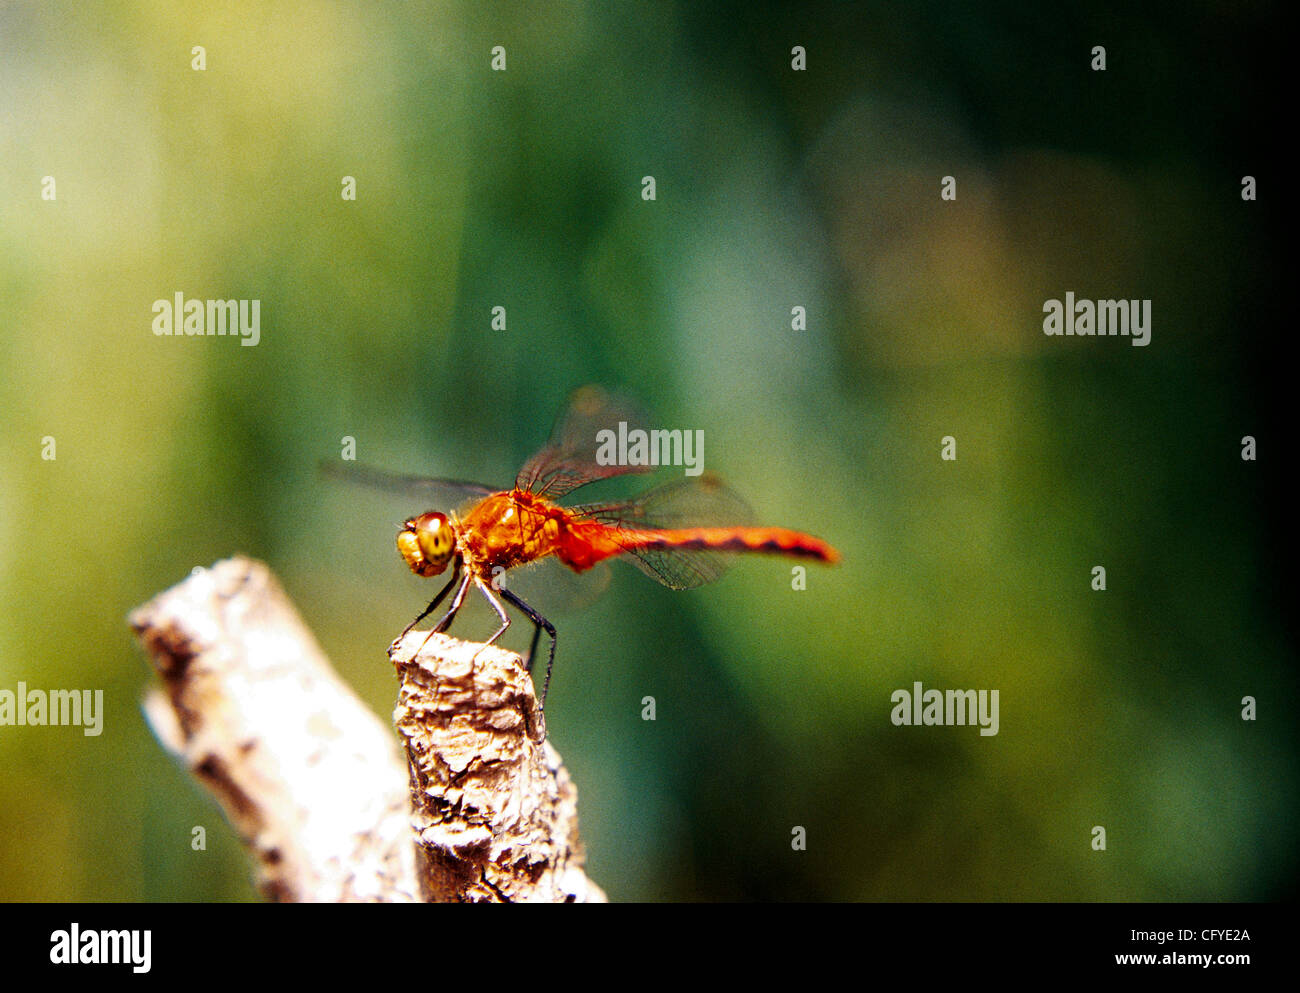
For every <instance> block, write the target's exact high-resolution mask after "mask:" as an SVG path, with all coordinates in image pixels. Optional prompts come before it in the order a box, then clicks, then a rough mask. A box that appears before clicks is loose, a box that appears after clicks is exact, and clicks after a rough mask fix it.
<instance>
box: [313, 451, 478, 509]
mask: <svg viewBox="0 0 1300 993" xmlns="http://www.w3.org/2000/svg"><path fill="white" fill-rule="evenodd" d="M320 471H321V475H322V476H325V477H326V478H328V479H336V480H341V481H343V482H346V483H354V484H357V485H360V486H368V487H370V488H371V489H377V490H383V491H385V492H387V493H401V494H404V495H406V496H409V497H413V498H420V499H421V500H422V501H424V504H423V506H424V509H425V510H455V509H456V508H457V507H460V506H461V505H463V504H465V503H466V502H468V501H470V500H481V499H482V498H483V497H485V496H488V495H490V494H492V493H495V492H497V491H496V490H493V489H492V488H491V487H488V486H484V485H482V484H481V483H469V482H465V481H464V480H460V479H430V478H428V477H425V476H404V475H400V474H398V473H392V472H387V471H385V470H383V469H376V468H374V467H372V466H368V465H362V464H361V463H359V462H344V461H341V460H335V459H327V460H325V461H323V462H321V464H320Z"/></svg>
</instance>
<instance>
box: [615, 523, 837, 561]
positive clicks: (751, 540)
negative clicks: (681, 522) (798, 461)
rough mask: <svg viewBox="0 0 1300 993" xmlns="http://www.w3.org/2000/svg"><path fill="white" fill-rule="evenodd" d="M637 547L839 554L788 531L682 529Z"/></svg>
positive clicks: (821, 557) (646, 537)
mask: <svg viewBox="0 0 1300 993" xmlns="http://www.w3.org/2000/svg"><path fill="white" fill-rule="evenodd" d="M630 544H631V545H632V546H633V547H636V548H645V549H650V548H679V549H682V550H687V551H710V552H758V553H760V554H765V555H790V556H793V557H795V558H806V559H816V560H817V561H819V562H835V561H837V560H838V559H839V553H838V552H836V551H835V549H834V548H832V547H831V546H830V545H828V544H826V542H824V541H821V540H820V539H818V538H814V537H813V536H812V535H807V534H803V533H801V532H799V531H791V530H790V529H788V528H751V527H735V528H718V527H712V528H679V529H674V530H670V531H650V532H645V533H643V534H641V535H638V536H637V539H636V540H635V541H633V542H631V543H630Z"/></svg>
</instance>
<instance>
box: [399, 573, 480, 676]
mask: <svg viewBox="0 0 1300 993" xmlns="http://www.w3.org/2000/svg"><path fill="white" fill-rule="evenodd" d="M457 566H459V563H457ZM469 580H470V575H469V573H466V574H465V578H464V579H462V580H461V581H460V588H459V589H457V590H456V596H455V597H453V598H452V601H451V606H450V607H448V608H447V612H446V613H445V614H443V615H442V620H440V621H439V622H438V623H437V624H435V625H434V626H433V627H432V628H431V629H430V631H429V633H428V634H427V635H425V636H424V641H422V642H421V643H420V647H419V649H418V650H417V651H416V653H415V654H416V655H419V654H420V652H422V651H424V646H425V645H427V644H428V643H429V639H430V638H432V637H433V636H434V635H435V634H440V633H441V632H443V631H446V630H447V628H449V627H451V621H452V618H454V617H455V616H456V611H458V610H460V605H461V604H462V603H464V602H465V591H466V590H468V589H469ZM455 581H456V577H455V576H452V583H454V582H455ZM449 589H451V583H448V584H447V589H444V590H443V591H442V592H441V593H439V594H438V596H437V599H435V600H434V601H433V603H431V604H429V609H428V610H426V611H425V612H424V614H421V615H420V617H417V618H416V620H417V621H418V620H420V618H421V617H424V616H425V614H428V613H429V611H431V610H433V608H434V607H435V606H437V603H438V601H439V600H441V599H442V598H443V597H444V596H446V595H447V590H449ZM407 630H408V631H409V630H410V628H407ZM398 640H399V641H400V640H401V639H398Z"/></svg>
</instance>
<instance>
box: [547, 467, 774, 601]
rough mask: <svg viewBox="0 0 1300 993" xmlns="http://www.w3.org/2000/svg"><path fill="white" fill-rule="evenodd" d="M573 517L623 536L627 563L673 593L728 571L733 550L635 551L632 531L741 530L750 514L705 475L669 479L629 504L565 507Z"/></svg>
mask: <svg viewBox="0 0 1300 993" xmlns="http://www.w3.org/2000/svg"><path fill="white" fill-rule="evenodd" d="M569 509H570V510H571V511H572V512H573V513H574V514H576V515H578V516H580V517H583V518H586V519H588V520H595V521H599V522H600V523H602V524H604V525H606V526H607V527H609V528H610V529H611V531H612V532H613V534H612V537H613V538H614V540H615V541H618V532H620V531H622V532H627V533H628V535H629V542H628V544H627V546H626V548H625V551H626V553H627V555H628V556H629V558H628V561H629V562H631V563H632V564H633V565H635V566H636V567H637V568H638V569H640V570H641V571H642V572H644V573H645V574H646V575H647V576H649V577H650V578H651V579H654V580H655V581H657V582H660V583H662V584H663V585H664V586H667V587H669V588H670V589H674V590H689V589H694V588H695V587H696V586H703V585H704V584H705V583H711V582H713V581H714V580H715V579H717V578H718V577H719V576H721V575H722V574H723V573H724V572H726V571H727V569H729V568H730V567H731V564H732V563H733V562H734V561H735V553H734V552H725V551H709V550H705V549H699V548H637V547H635V545H634V544H633V542H632V541H631V540H630V539H631V536H632V534H633V533H634V532H637V531H644V530H645V529H647V528H651V529H661V528H662V529H669V530H671V529H676V528H691V527H744V526H747V525H749V524H751V523H752V522H753V517H754V515H753V511H751V510H750V509H749V505H748V504H746V503H745V501H744V500H742V499H741V498H740V497H739V496H737V495H736V494H735V493H734V492H732V491H731V490H729V489H728V488H727V487H726V486H724V485H723V484H722V481H721V480H720V479H719V478H718V477H717V476H714V475H712V474H711V473H705V474H703V475H701V476H694V477H690V476H688V477H686V478H685V479H679V480H674V481H673V482H671V483H667V484H665V485H663V486H660V487H658V488H657V489H653V490H651V491H650V492H648V493H644V494H642V495H641V496H639V497H636V498H635V499H632V500H619V501H613V502H609V503H590V504H584V505H582V506H578V507H570V508H569Z"/></svg>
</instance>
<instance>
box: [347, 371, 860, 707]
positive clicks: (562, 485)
mask: <svg viewBox="0 0 1300 993" xmlns="http://www.w3.org/2000/svg"><path fill="white" fill-rule="evenodd" d="M643 420H644V418H643V417H642V415H641V414H640V412H639V409H638V408H637V407H636V406H635V405H634V404H632V403H631V402H630V401H628V400H626V399H625V398H622V397H620V396H618V395H616V394H613V393H610V392H608V391H606V390H604V389H603V388H601V387H596V386H587V387H583V388H581V389H579V390H578V391H576V392H575V393H574V394H573V395H572V396H571V398H570V400H569V403H568V405H567V407H566V409H565V411H564V412H563V413H562V414H561V415H560V417H559V418H558V419H557V420H556V423H555V427H554V429H553V431H552V432H551V437H550V439H549V441H548V442H547V444H546V445H545V447H543V448H542V449H541V450H540V451H539V452H537V454H535V455H534V456H533V457H532V458H530V459H529V460H528V461H527V462H526V463H525V464H524V466H523V468H522V469H520V470H519V474H518V476H517V477H516V478H515V484H514V487H513V488H512V489H508V490H499V489H493V488H492V487H489V486H483V485H481V484H478V483H471V482H465V481H462V480H452V479H434V478H428V477H423V476H405V475H399V474H394V473H390V472H387V471H384V470H380V469H374V468H370V467H367V466H363V465H361V464H358V463H356V462H344V463H342V464H339V463H327V464H326V465H325V467H324V468H325V470H326V472H327V473H328V474H330V475H333V476H338V477H343V478H346V479H349V480H351V481H353V482H359V483H362V484H366V485H371V486H374V487H378V488H381V489H385V490H389V491H403V492H409V493H419V494H424V495H426V496H428V497H430V498H434V499H437V500H439V501H441V502H442V503H443V507H444V508H445V509H438V510H426V511H424V512H423V513H421V514H418V515H416V516H414V517H411V518H408V519H407V520H406V521H405V522H403V523H402V525H401V529H400V530H399V531H398V533H397V550H398V552H399V553H400V554H401V557H402V559H403V561H405V563H406V565H407V566H408V567H409V568H410V569H411V571H412V572H414V573H415V574H416V575H417V576H422V577H425V578H432V577H434V576H440V575H442V574H443V573H445V572H446V571H447V569H448V568H450V569H451V577H450V579H449V580H448V581H447V583H446V585H444V586H443V587H442V589H441V590H440V591H439V592H438V595H437V596H435V597H434V598H433V600H432V601H430V603H429V605H428V606H427V607H426V608H425V609H424V610H423V611H422V612H421V613H420V615H419V616H418V617H416V618H415V620H413V621H412V622H411V623H410V624H408V625H407V626H406V629H405V630H403V631H402V633H401V634H400V635H399V636H398V637H397V638H396V639H395V640H394V642H393V648H395V647H396V646H397V645H398V644H399V643H400V642H401V641H402V640H403V639H404V638H405V637H406V635H407V634H409V633H410V631H411V630H412V629H413V628H414V627H415V626H416V625H417V624H419V623H420V622H421V621H422V620H424V619H425V618H426V617H428V616H429V615H430V614H432V613H433V612H434V611H435V610H437V609H438V607H439V606H440V605H441V604H442V603H443V602H444V601H445V600H446V599H447V597H448V596H451V604H450V606H448V608H447V610H446V612H445V613H444V614H443V615H442V618H441V620H439V621H438V622H437V623H436V624H435V625H434V626H433V628H432V629H431V630H430V632H429V634H428V636H427V637H426V638H425V641H424V643H423V644H422V645H421V648H420V650H421V651H422V650H423V647H424V645H425V644H428V640H429V638H431V637H433V635H434V634H436V633H440V632H445V631H446V630H447V629H448V628H449V627H450V626H451V623H452V621H453V620H454V619H455V617H456V614H457V613H458V612H459V611H460V609H461V606H462V605H463V604H464V602H465V597H466V595H467V593H468V592H469V589H470V587H471V586H472V587H474V588H476V589H477V590H478V591H479V592H480V593H481V594H482V595H483V597H484V598H486V600H487V602H488V604H489V605H490V606H491V607H492V610H493V611H494V612H495V613H496V615H497V617H498V618H499V619H500V622H501V626H500V627H499V628H497V630H496V631H495V632H494V633H493V635H492V637H490V638H488V639H487V641H486V642H483V644H484V645H485V646H486V645H491V644H493V643H494V642H496V641H497V639H498V638H500V637H501V636H502V635H503V634H504V633H505V632H506V630H507V629H508V628H509V627H510V617H509V615H508V614H507V613H506V609H505V605H504V604H503V603H502V601H503V600H504V601H505V602H506V603H509V604H510V605H511V606H513V607H515V608H516V609H517V610H519V611H520V612H521V613H523V615H524V616H525V617H527V618H528V620H529V621H531V622H532V624H533V638H532V644H531V647H530V648H529V652H528V656H527V659H526V660H525V667H526V668H527V670H528V672H529V673H530V674H531V673H532V666H533V660H534V659H535V657H536V655H537V645H538V642H539V640H540V638H541V635H542V632H543V631H545V632H546V635H547V637H548V638H549V639H550V652H549V654H548V656H547V660H546V679H545V682H544V683H543V686H542V698H541V701H540V702H541V705H542V706H543V707H545V705H546V694H547V692H548V690H549V689H550V685H551V671H552V669H553V668H554V665H555V648H556V642H557V638H556V631H555V626H554V625H553V624H552V623H551V622H550V621H549V620H547V619H546V618H545V617H543V616H542V615H541V614H540V613H539V612H538V611H536V610H535V609H534V608H533V607H531V606H530V605H529V604H527V603H525V602H524V600H523V599H522V598H521V597H520V596H519V595H518V594H517V593H515V592H514V591H513V590H512V589H510V587H509V586H508V585H507V584H506V583H505V582H503V581H502V579H501V577H502V575H503V573H504V572H506V571H507V570H510V569H514V568H516V567H518V566H523V565H527V564H530V563H534V562H537V561H539V560H542V559H545V558H548V557H551V556H553V557H555V558H556V559H558V560H559V561H560V562H561V563H563V565H565V566H567V567H568V568H569V569H572V570H573V571H574V572H577V573H581V572H585V571H586V570H589V569H591V568H593V567H594V566H596V565H598V564H599V563H601V562H604V561H605V560H607V559H613V558H616V557H621V558H624V559H625V560H626V561H628V562H630V563H631V564H633V565H635V566H637V567H638V568H639V569H640V570H641V571H642V572H644V573H645V574H646V575H648V576H650V577H651V578H652V579H654V580H656V581H657V582H659V583H662V584H663V585H664V586H667V587H669V588H670V589H675V590H683V589H692V588H694V587H697V586H701V585H703V584H705V583H709V582H712V581H713V580H715V579H717V578H718V577H719V576H721V575H722V574H723V572H725V571H726V569H727V568H728V566H729V565H730V563H731V560H732V559H734V558H735V556H736V555H737V554H745V553H756V554H765V555H776V556H785V557H788V558H795V559H808V560H812V561H816V562H823V563H827V564H831V563H834V562H836V561H838V560H839V557H840V556H839V553H838V552H837V551H836V550H835V549H834V548H832V547H831V546H830V545H829V544H827V543H826V542H825V541H823V540H821V539H820V538H816V537H813V536H812V535H810V534H805V533H803V532H801V531H794V530H791V529H789V528H780V527H755V526H752V525H751V524H750V523H749V521H750V520H751V519H752V515H751V512H750V511H749V508H748V507H747V506H746V504H745V503H744V501H743V500H741V499H740V498H739V497H738V496H736V495H735V494H734V493H733V492H732V491H731V490H729V489H728V488H727V487H726V486H724V485H723V484H722V482H721V480H720V479H719V478H718V477H717V476H716V475H714V474H712V473H708V472H701V473H700V474H699V475H697V476H689V475H688V476H684V477H683V478H681V479H678V480H675V481H673V482H669V483H667V484H664V485H661V486H659V487H657V488H655V489H652V490H650V491H649V492H647V493H644V494H642V495H640V496H637V497H634V498H632V499H624V500H613V501H606V502H600V503H588V504H582V505H578V506H563V505H561V504H560V503H559V502H558V501H559V500H560V499H561V498H562V497H565V496H567V495H568V494H569V493H572V492H573V491H574V490H577V489H579V488H580V487H583V486H587V485H588V484H590V483H594V482H597V481H598V480H603V479H609V478H611V477H614V476H621V475H625V474H628V473H641V472H647V471H652V470H653V469H654V468H656V467H655V466H654V465H644V464H609V463H610V462H611V460H610V459H608V458H602V457H601V456H600V444H599V441H600V439H599V437H598V436H599V435H600V434H601V433H602V432H604V431H615V430H616V429H618V427H619V424H620V422H622V423H623V424H624V425H626V424H628V423H629V422H631V423H632V424H637V423H640V422H642V421H643ZM453 505H457V506H458V507H459V509H451V508H452V506H453ZM390 651H391V649H390ZM417 654H418V652H417Z"/></svg>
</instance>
